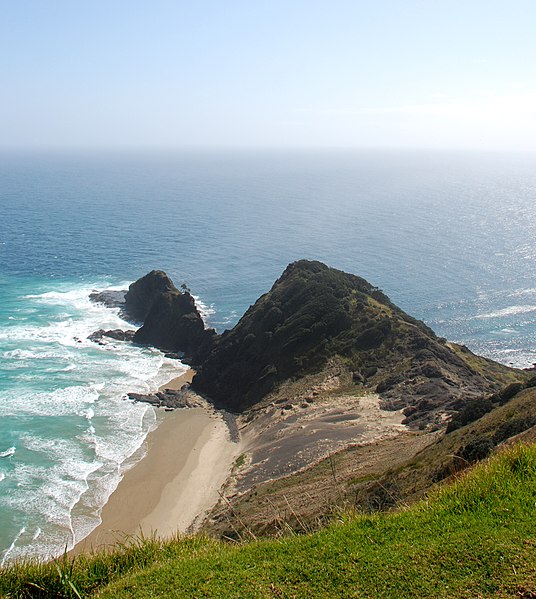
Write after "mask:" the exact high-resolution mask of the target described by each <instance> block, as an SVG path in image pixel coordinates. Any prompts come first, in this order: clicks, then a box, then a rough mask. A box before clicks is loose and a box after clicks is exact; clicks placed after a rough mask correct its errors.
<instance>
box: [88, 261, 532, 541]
mask: <svg viewBox="0 0 536 599" xmlns="http://www.w3.org/2000/svg"><path fill="white" fill-rule="evenodd" d="M114 293H115V294H114V296H113V297H106V296H103V294H98V293H96V294H94V295H93V298H92V299H93V300H94V301H102V302H104V303H106V304H107V305H114V306H119V307H120V309H121V310H122V311H123V314H124V315H125V316H126V318H128V319H129V320H130V321H132V322H134V323H138V324H141V325H142V326H141V327H140V328H138V329H137V330H136V332H135V333H134V334H131V333H130V332H129V333H128V337H129V338H130V337H132V341H133V342H134V343H140V344H149V345H152V346H155V347H157V348H160V349H162V350H163V351H165V352H172V355H174V356H180V357H181V360H182V361H183V362H185V363H187V364H189V365H191V366H192V368H194V370H195V371H196V374H195V376H194V378H193V380H192V383H191V385H190V386H189V387H188V388H185V389H183V390H180V391H178V392H171V394H168V395H169V397H167V396H166V394H165V393H160V394H156V395H154V396H150V397H144V398H141V397H134V396H132V399H136V400H140V399H141V400H143V401H149V402H150V403H153V405H157V406H166V405H167V406H169V407H185V406H187V405H198V404H197V403H196V399H195V396H196V394H198V395H199V396H202V397H203V398H204V399H205V400H208V401H209V402H211V403H212V404H213V405H215V406H216V407H218V408H223V409H225V410H227V411H228V412H231V413H233V414H235V417H236V418H235V421H236V425H237V426H238V429H239V431H240V437H241V443H242V450H243V451H242V454H241V456H240V459H239V460H237V464H236V467H235V469H234V473H233V477H232V478H231V479H230V480H229V481H228V483H227V487H226V489H225V493H226V501H225V502H223V503H222V505H221V506H219V508H217V509H216V510H215V511H214V513H213V514H212V519H211V521H210V522H211V524H210V526H209V528H210V527H212V528H211V529H212V530H218V531H219V532H220V533H221V534H225V535H230V534H232V531H233V530H234V531H235V532H236V529H237V527H238V528H240V526H241V525H240V524H239V522H238V521H237V520H236V518H235V519H234V521H233V517H234V516H233V514H235V515H236V514H238V513H239V512H240V518H239V520H240V521H241V522H242V523H244V522H246V523H247V525H248V526H251V525H253V524H255V525H259V526H260V527H261V528H262V530H269V529H270V528H271V527H273V526H275V525H274V522H276V521H278V518H279V516H276V515H274V513H273V509H272V508H267V507H266V506H265V508H264V512H263V509H262V508H261V503H262V501H260V500H256V499H255V498H258V497H259V496H263V493H264V492H265V493H266V494H268V495H270V502H271V505H272V506H273V505H276V504H277V501H278V499H277V489H279V491H280V492H281V493H283V496H284V497H285V502H287V503H288V501H289V497H292V496H293V494H294V495H295V499H296V502H297V503H296V505H295V506H294V507H293V511H296V514H299V513H301V514H302V516H303V517H305V514H307V516H308V517H309V516H310V517H316V516H318V512H319V510H321V509H323V508H321V507H320V506H321V505H322V501H320V499H319V498H318V500H315V501H313V502H312V504H313V505H314V508H313V509H312V511H311V505H312V504H311V502H305V503H303V497H304V495H303V493H304V487H303V484H305V486H306V487H307V485H308V484H309V483H310V480H311V477H312V478H313V479H314V480H315V481H316V482H315V483H314V484H313V486H315V488H317V489H319V488H323V487H325V486H326V485H328V486H329V487H330V488H331V489H333V488H334V485H333V482H334V481H337V473H336V472H334V471H333V468H332V466H330V468H327V467H323V466H322V464H323V463H324V461H325V460H326V459H329V460H330V461H331V464H333V459H334V457H335V456H337V460H338V462H339V463H344V472H345V474H344V476H342V475H340V474H339V479H338V481H337V484H336V485H335V487H336V488H337V489H339V491H338V493H339V492H342V491H341V489H342V488H343V487H344V488H345V489H346V488H347V486H348V485H346V483H345V481H346V482H348V481H351V480H354V479H355V478H356V476H357V478H359V477H362V478H363V479H364V480H365V482H363V484H361V485H359V489H357V490H355V498H356V499H355V501H356V502H358V503H359V505H370V504H371V501H372V500H371V494H372V496H373V497H374V493H377V488H376V487H375V485H376V484H378V480H379V479H380V478H381V477H382V476H384V474H385V472H387V471H393V469H396V468H401V469H404V468H406V467H407V464H408V463H409V462H411V460H413V459H415V456H416V455H420V454H421V453H422V452H423V451H424V450H425V449H426V448H430V447H432V448H433V447H435V446H436V445H437V444H438V443H443V444H445V441H444V439H445V438H450V439H453V438H455V437H456V435H458V433H452V431H454V430H456V429H459V428H460V427H463V426H465V425H466V424H468V423H470V422H474V421H475V420H478V419H479V418H482V417H483V416H485V415H486V414H488V413H489V412H492V411H493V410H494V409H495V408H499V407H501V406H504V405H505V404H506V403H507V402H509V401H510V400H511V399H512V398H514V397H516V396H517V395H518V394H519V393H520V392H521V391H522V390H523V389H525V388H526V387H527V385H528V383H527V381H528V380H529V379H530V373H528V372H524V371H521V370H517V369H513V368H509V367H507V366H504V365H501V364H498V363H496V362H493V361H492V360H488V359H486V358H483V357H480V356H477V355H475V354H473V353H472V352H471V351H470V350H468V349H467V348H465V347H463V346H459V345H456V344H454V343H449V342H448V341H446V340H445V339H442V338H439V337H438V336H437V335H436V334H435V333H434V332H433V331H432V330H431V329H430V328H429V327H428V326H426V325H425V324H424V323H423V322H421V321H418V320H416V319H415V318H413V317H411V316H410V315H408V314H406V313H405V312H404V311H403V310H401V309H400V308H399V307H397V306H396V305H395V304H393V303H392V302H391V301H390V299H389V298H388V297H387V296H386V295H385V294H384V293H383V292H382V291H381V290H379V289H378V288H376V287H374V286H373V285H371V284H370V283H368V282H367V281H365V280H364V279H362V278H360V277H358V276H355V275H351V274H347V273H344V272H342V271H339V270H336V269H333V268H330V267H328V266H326V265H325V264H322V263H320V262H316V261H308V260H300V261H297V262H294V263H292V264H290V265H289V266H288V267H287V268H286V269H285V271H284V272H283V274H282V275H281V277H280V278H279V279H278V280H277V281H276V282H275V283H274V285H273V286H272V288H271V289H270V290H269V291H268V292H267V293H266V294H264V295H263V296H261V297H260V298H259V299H258V300H257V301H256V302H255V304H253V305H252V306H251V307H250V308H249V309H248V310H247V311H246V313H245V314H244V315H243V316H242V318H241V319H240V320H239V322H238V323H237V324H236V325H235V326H234V327H233V328H232V329H231V330H229V331H225V332H224V333H222V334H217V333H216V332H215V331H214V330H213V329H207V328H206V327H205V324H204V322H203V319H202V317H201V315H200V313H199V310H198V309H197V307H196V305H195V300H194V298H193V297H192V295H191V294H190V292H189V290H188V289H186V288H184V289H182V290H179V289H177V288H176V287H175V286H174V284H173V283H172V281H171V280H170V279H169V277H168V276H167V275H166V274H165V273H164V272H162V271H157V270H155V271H152V272H150V273H149V274H147V275H146V276H144V277H143V278H142V279H140V280H138V281H136V282H135V283H133V284H132V285H131V286H130V288H129V290H128V292H126V293H123V300H121V298H120V297H119V296H118V295H117V292H114ZM114 333H115V332H114V331H111V332H101V331H99V332H98V333H97V334H96V338H97V339H99V338H102V336H109V337H114ZM115 338H120V336H119V337H117V336H116V337H115ZM529 386H530V385H529ZM171 396H173V397H171ZM529 412H530V414H532V412H531V411H530V409H529ZM468 413H470V414H471V415H470V416H467V414H468ZM464 414H465V415H464ZM530 414H529V417H528V420H526V424H527V427H526V428H530V427H529V426H528V425H529V424H530V423H531V422H532V421H531V420H530V418H531V417H532V416H530ZM505 418H506V416H505ZM501 423H503V422H502V420H501ZM497 426H498V425H497ZM531 426H532V425H531ZM447 427H449V428H447ZM514 428H515V427H514ZM518 428H519V427H518ZM521 428H522V427H521ZM516 430H517V429H516ZM447 432H448V433H449V434H447V435H446V433H447ZM445 435H446V436H445ZM475 435H476V433H475ZM490 435H491V433H490ZM477 436H478V435H477ZM456 438H457V437H456ZM490 438H491V437H490ZM472 440H474V439H472V438H463V439H462V438H461V437H460V439H459V441H458V442H457V444H455V446H450V445H449V450H448V451H449V452H450V453H449V454H448V455H451V456H452V455H455V454H456V452H458V453H460V452H462V450H463V448H464V447H466V446H467V445H468V444H469V443H470V442H471V441H472ZM447 445H448V443H447ZM491 449H492V446H490V448H489V450H491ZM432 453H434V451H432ZM444 453H445V452H442V451H440V450H439V449H438V450H437V451H436V452H435V453H434V455H436V456H437V455H443V454H444ZM484 453H485V452H484ZM426 455H428V454H426ZM341 456H344V457H341ZM449 459H450V458H449ZM449 459H447V458H445V460H446V461H445V463H441V464H439V463H438V465H437V468H435V470H434V469H429V470H430V471H428V470H427V471H426V472H427V474H426V476H425V475H424V474H423V476H422V477H421V478H420V479H419V481H420V482H415V481H413V487H411V489H412V491H411V492H410V490H408V489H409V487H408V489H406V491H405V492H404V493H401V494H400V497H402V498H407V497H409V496H411V495H412V493H413V494H418V491H419V490H420V491H422V490H423V489H425V488H427V487H429V486H430V485H431V484H433V483H434V481H435V480H439V479H441V476H440V475H439V474H438V472H439V471H441V468H443V470H444V471H445V472H450V470H449V467H451V466H452V464H450V466H449V464H447V462H449ZM430 461H433V460H432V459H431V458H430V460H428V461H427V464H429V462H430ZM451 461H452V460H451ZM466 462H468V460H466ZM462 463H463V462H462V460H459V462H456V464H457V467H458V466H459V465H461V464H462ZM460 467H461V466H460ZM322 468H324V470H322ZM451 469H452V468H451ZM454 470H456V468H454ZM318 472H323V474H322V475H319V474H318ZM313 474H314V476H313ZM318 476H320V478H318ZM315 477H317V478H315ZM443 478H444V477H443ZM330 479H333V480H332V483H331V484H330V483H329V480H330ZM304 480H305V481H306V483H303V481H304ZM382 480H383V479H382ZM277 481H281V482H279V483H277ZM300 481H301V482H300ZM326 481H327V482H326ZM423 481H424V482H423ZM302 483H303V484H302ZM391 483H392V480H391V479H389V481H386V480H383V482H382V483H381V484H382V485H383V486H384V487H385V485H387V487H388V486H389V485H390V484H391ZM421 483H422V484H421ZM274 485H276V486H277V485H279V486H277V488H276V487H274ZM341 485H342V486H341ZM345 485H346V486H345ZM281 489H282V490H283V491H281ZM263 490H264V491H263ZM294 491H295V493H294ZM352 492H354V491H352ZM258 493H259V494H260V495H258ZM307 493H308V494H309V496H311V497H313V496H315V493H314V492H313V491H312V489H311V488H308V487H307ZM392 495H394V494H392ZM326 496H330V497H331V495H330V494H329V493H328V494H327V495H326ZM281 501H282V500H281ZM274 502H275V503H274ZM300 502H301V503H300ZM230 506H231V507H230ZM252 506H255V509H253V508H252ZM252 510H253V511H252ZM259 510H260V511H259ZM261 512H263V513H262V514H261ZM315 514H316V516H315ZM230 522H231V523H230ZM261 522H262V526H261V525H260V524H259V523H261Z"/></svg>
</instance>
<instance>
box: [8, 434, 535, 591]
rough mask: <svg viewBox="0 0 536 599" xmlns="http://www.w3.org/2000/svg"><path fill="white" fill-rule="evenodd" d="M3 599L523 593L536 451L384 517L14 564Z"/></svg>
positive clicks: (521, 449) (487, 465) (529, 562)
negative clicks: (300, 531) (235, 539)
mask: <svg viewBox="0 0 536 599" xmlns="http://www.w3.org/2000/svg"><path fill="white" fill-rule="evenodd" d="M0 592H1V593H3V596H4V597H77V596H80V597H86V596H92V595H95V596H99V597H114V598H116V597H136V598H138V597H140V598H143V597H158V596H160V597H225V598H227V597H389V598H391V597H392V598H395V597H396V598H403V597H433V598H440V597H444V598H454V597H467V598H478V597H497V598H500V597H517V598H519V597H525V598H527V599H528V598H529V597H534V596H536V446H535V445H532V446H524V445H519V446H516V447H513V448H510V449H507V450H505V451H504V452H501V453H500V454H498V455H495V456H493V457H492V458H490V459H489V460H486V461H485V462H483V463H481V464H479V465H478V466H477V467H475V468H474V469H472V470H471V471H469V472H467V473H466V474H464V475H461V476H460V477H459V478H458V479H457V480H455V481H454V482H453V483H451V484H449V485H445V486H443V487H441V488H439V489H437V490H435V491H434V492H432V493H430V495H429V496H428V497H427V498H426V499H425V500H423V501H420V502H419V503H417V504H415V505H413V506H411V507H409V508H406V509H403V510H401V511H398V512H395V513H390V514H375V515H359V514H355V513H354V514H352V513H346V514H343V515H341V516H340V517H339V519H338V521H337V522H334V523H332V524H331V525H330V526H329V527H327V528H326V529H324V530H322V531H320V532H317V533H314V534H308V535H302V536H289V537H287V538H282V539H278V540H260V541H255V542H250V543H241V544H234V545H232V544H228V543H224V542H221V541H215V540H211V539H208V538H205V537H191V538H185V539H174V540H172V541H168V542H165V543H164V542H160V541H158V540H155V539H138V540H137V541H136V542H131V543H127V544H125V545H124V546H123V547H121V548H119V549H118V550H117V551H116V552H114V553H112V554H96V555H93V556H88V557H77V558H75V559H74V561H73V560H70V559H63V560H62V559H60V560H58V561H57V562H55V563H51V564H41V565H38V564H29V563H26V564H24V563H20V564H16V565H14V566H12V567H9V568H6V569H4V570H3V571H2V572H0Z"/></svg>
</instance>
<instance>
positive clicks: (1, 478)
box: [0, 472, 6, 483]
mask: <svg viewBox="0 0 536 599" xmlns="http://www.w3.org/2000/svg"><path fill="white" fill-rule="evenodd" d="M5 478H6V475H5V474H4V473H3V472H0V483H1V482H2V481H3V480H4V479H5Z"/></svg>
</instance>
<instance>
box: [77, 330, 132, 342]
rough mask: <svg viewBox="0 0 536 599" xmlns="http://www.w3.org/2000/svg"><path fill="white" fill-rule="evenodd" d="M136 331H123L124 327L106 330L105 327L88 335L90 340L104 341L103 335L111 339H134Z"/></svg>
mask: <svg viewBox="0 0 536 599" xmlns="http://www.w3.org/2000/svg"><path fill="white" fill-rule="evenodd" d="M135 333H136V331H133V330H129V331H123V330H122V329H113V330H111V331H105V330H104V329H99V330H98V331H95V332H94V333H91V335H89V336H88V339H89V340H90V341H97V342H98V341H102V338H103V337H108V338H109V339H115V340H116V341H132V340H133V339H134V335H135Z"/></svg>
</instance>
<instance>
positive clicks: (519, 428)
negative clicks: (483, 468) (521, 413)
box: [493, 416, 536, 444]
mask: <svg viewBox="0 0 536 599" xmlns="http://www.w3.org/2000/svg"><path fill="white" fill-rule="evenodd" d="M535 425H536V418H535V417H534V416H526V417H525V418H512V420H508V422H505V423H503V424H502V425H501V426H500V427H499V428H498V429H497V430H496V431H495V434H494V435H493V441H494V442H495V444H499V443H502V442H503V441H506V439H509V438H510V437H513V436H514V435H519V433H522V432H524V431H526V430H528V429H529V428H531V427H533V426H535Z"/></svg>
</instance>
